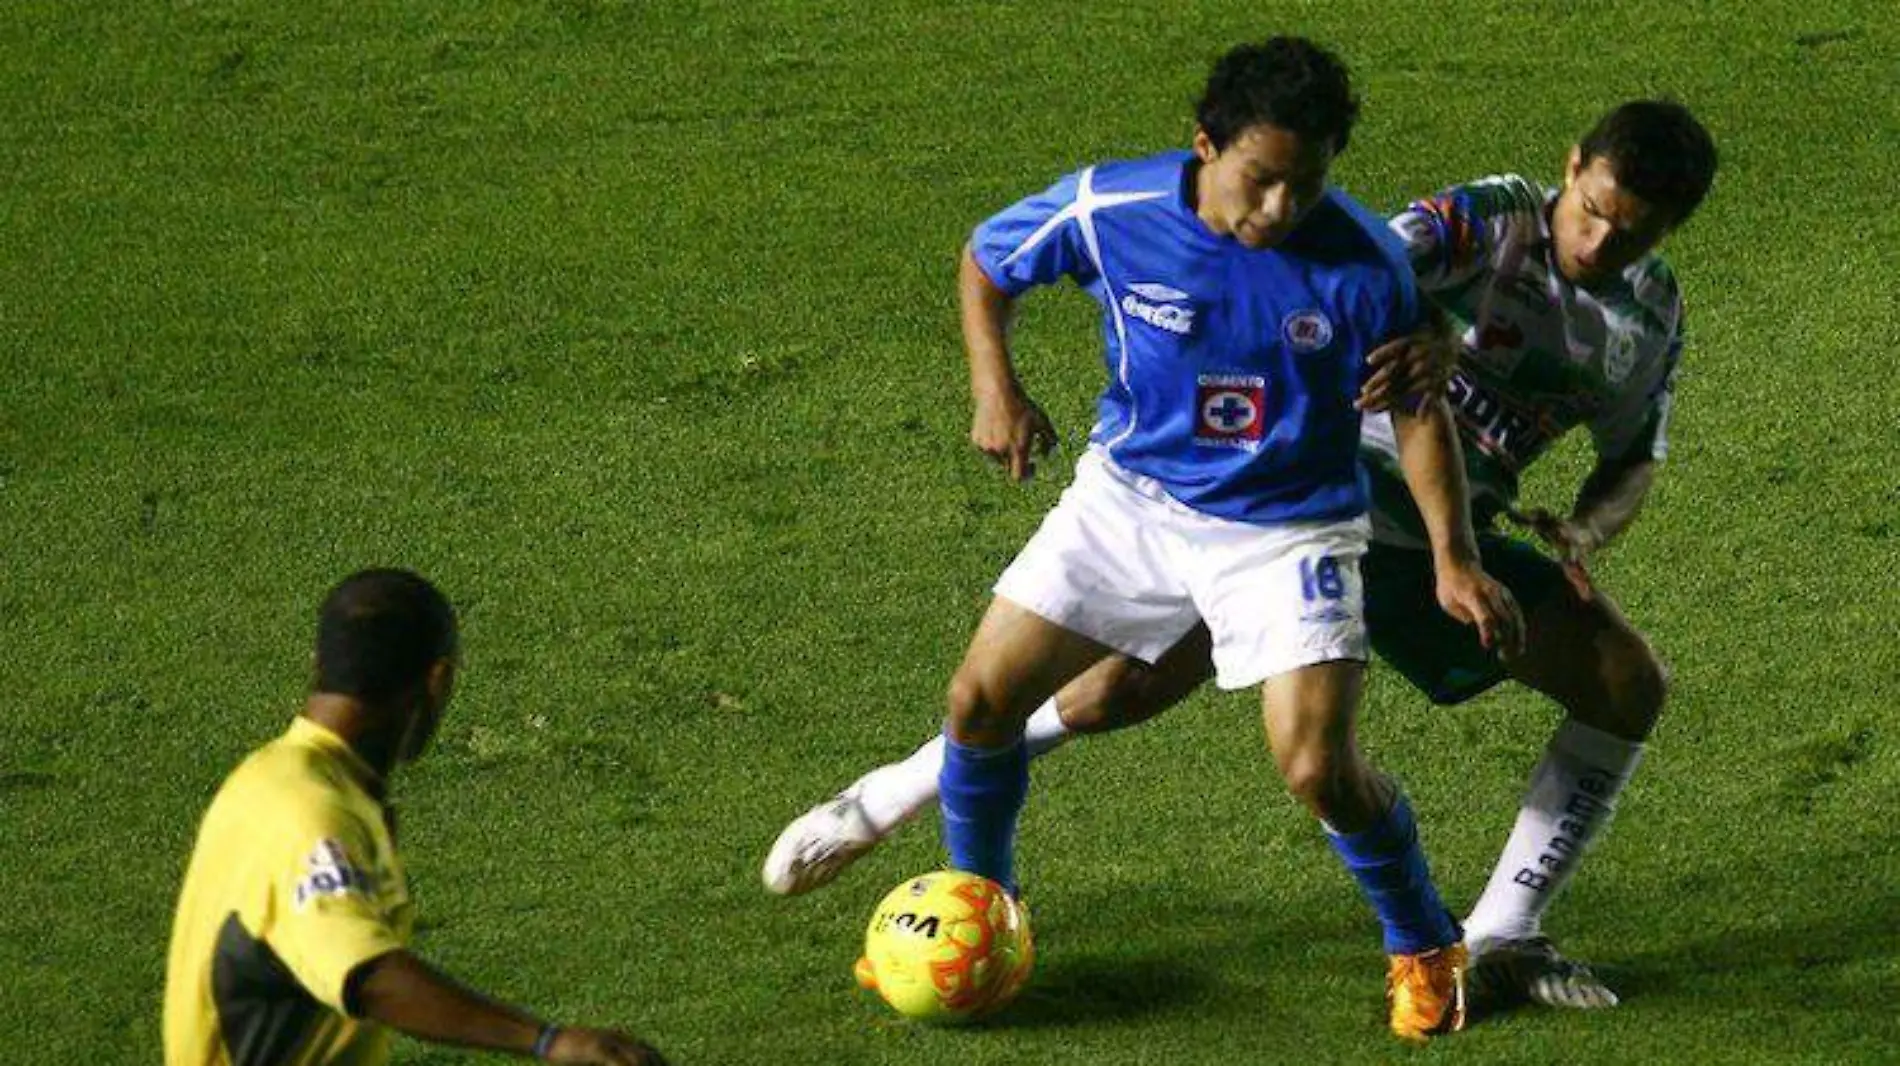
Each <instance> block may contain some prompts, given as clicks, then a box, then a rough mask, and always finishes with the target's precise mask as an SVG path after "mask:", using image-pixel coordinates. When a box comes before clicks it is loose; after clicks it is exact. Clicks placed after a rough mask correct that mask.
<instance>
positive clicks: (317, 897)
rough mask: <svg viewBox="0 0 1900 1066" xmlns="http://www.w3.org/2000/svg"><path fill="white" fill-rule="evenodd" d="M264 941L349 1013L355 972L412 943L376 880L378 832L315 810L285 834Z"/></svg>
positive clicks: (326, 999) (321, 995) (309, 986)
mask: <svg viewBox="0 0 1900 1066" xmlns="http://www.w3.org/2000/svg"><path fill="white" fill-rule="evenodd" d="M286 840H287V843H286V845H285V848H284V851H283V852H282V854H281V855H280V856H279V859H278V862H279V876H278V877H277V879H276V881H275V884H274V887H273V892H274V893H275V894H276V898H275V899H274V900H272V905H273V910H274V912H275V914H276V916H277V920H276V921H275V923H274V924H273V926H272V929H271V932H270V935H269V936H267V937H266V938H265V939H266V940H267V941H268V942H269V944H270V946H271V950H273V951H274V952H276V953H277V957H278V958H280V959H282V960H283V962H284V965H285V966H287V967H289V969H290V972H291V973H292V974H294V975H295V976H296V978H297V983H298V984H301V985H302V986H303V987H304V988H305V989H306V990H308V991H309V993H310V994H311V995H312V996H314V997H316V999H318V1000H319V1001H321V1002H322V1003H323V1004H325V1005H326V1006H328V1007H330V1008H331V1009H333V1010H337V1011H340V1012H345V1013H347V1012H348V1010H349V1004H346V1003H345V1001H344V1000H345V984H346V982H347V981H348V979H349V975H350V971H352V970H354V969H356V968H357V967H358V966H360V965H362V964H363V963H365V962H368V961H369V960H371V959H374V958H376V957H378V956H380V955H385V954H387V953H389V952H391V951H396V950H398V949H401V948H404V947H406V946H407V943H406V941H405V938H404V936H403V935H402V932H401V930H400V928H399V927H398V925H397V923H396V921H395V916H394V915H392V914H389V913H387V911H386V910H385V908H384V905H383V903H382V902H381V901H382V900H383V899H385V898H387V897H385V895H384V894H383V893H381V892H379V891H378V887H379V886H378V885H377V884H376V882H375V876H376V875H375V873H374V872H373V871H374V866H373V865H372V863H373V856H374V848H375V841H376V836H375V834H374V832H373V831H372V830H371V828H370V827H369V826H366V825H363V824H362V822H361V820H360V819H357V818H354V817H352V816H350V815H348V814H346V813H345V812H342V811H333V812H329V813H327V814H322V815H313V816H312V817H310V818H307V819H304V824H303V825H302V826H301V827H300V828H299V829H298V830H296V831H293V832H290V833H288V834H286Z"/></svg>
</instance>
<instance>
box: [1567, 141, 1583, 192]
mask: <svg viewBox="0 0 1900 1066" xmlns="http://www.w3.org/2000/svg"><path fill="white" fill-rule="evenodd" d="M1582 175H1583V146H1582V145H1571V146H1570V158H1569V159H1568V160H1567V161H1566V162H1565V163H1564V184H1565V185H1569V184H1570V183H1572V182H1574V181H1576V180H1577V179H1578V178H1579V177H1581V176H1582Z"/></svg>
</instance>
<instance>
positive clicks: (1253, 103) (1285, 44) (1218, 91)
mask: <svg viewBox="0 0 1900 1066" xmlns="http://www.w3.org/2000/svg"><path fill="white" fill-rule="evenodd" d="M1358 117H1359V101H1358V99H1356V98H1355V97H1354V96H1353V95H1352V79H1351V78H1350V77H1349V76H1348V75H1347V73H1346V65H1345V64H1344V63H1341V62H1340V61H1339V57H1338V56H1335V55H1333V54H1332V53H1331V52H1329V51H1327V50H1326V49H1324V48H1322V47H1320V46H1319V45H1317V44H1314V43H1313V42H1312V41H1309V40H1307V39H1306V38H1304V37H1274V38H1272V39H1270V40H1268V41H1266V42H1265V43H1262V44H1243V45H1241V46H1239V47H1238V48H1235V49H1233V50H1232V51H1230V52H1228V53H1227V54H1226V55H1224V56H1222V57H1220V59H1219V60H1217V61H1216V62H1215V63H1214V69H1213V71H1212V72H1210V73H1209V74H1208V76H1207V88H1206V89H1204V90H1203V91H1202V93H1201V102H1200V103H1199V104H1198V105H1196V106H1195V109H1194V118H1195V121H1196V122H1198V123H1200V127H1201V129H1202V130H1204V131H1205V132H1206V133H1207V137H1208V139H1209V140H1211V141H1213V142H1214V147H1215V148H1216V149H1217V150H1219V149H1225V148H1226V147H1227V145H1228V144H1230V143H1231V142H1232V141H1233V140H1234V138H1236V137H1238V136H1240V135H1241V133H1242V132H1243V131H1244V130H1246V129H1247V128H1248V127H1249V126H1258V125H1261V124H1266V125H1273V126H1278V127H1280V128H1281V129H1284V130H1290V131H1292V132H1293V133H1297V134H1299V135H1300V136H1301V137H1312V138H1326V139H1328V140H1330V141H1331V142H1332V146H1333V151H1334V152H1335V153H1337V152H1343V151H1345V150H1346V142H1347V141H1349V140H1350V139H1351V138H1352V124H1353V122H1354V121H1355V120H1356V119H1358Z"/></svg>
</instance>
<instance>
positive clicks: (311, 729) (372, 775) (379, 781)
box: [284, 715, 383, 803]
mask: <svg viewBox="0 0 1900 1066" xmlns="http://www.w3.org/2000/svg"><path fill="white" fill-rule="evenodd" d="M284 736H285V738H286V739H288V740H289V741H290V742H291V743H292V744H297V745H300V746H302V747H306V748H315V749H316V750H318V751H321V752H323V753H324V754H325V755H328V756H330V757H331V758H333V759H335V760H336V761H337V762H340V763H342V764H343V766H344V767H345V768H346V769H348V770H349V772H350V776H351V777H354V778H355V779H356V781H357V783H358V784H360V785H362V786H363V791H365V792H367V793H369V794H370V796H371V797H373V798H374V799H375V800H376V801H377V802H378V803H380V802H382V799H383V778H382V775H381V774H378V773H377V772H376V771H375V769H374V768H372V767H371V766H370V764H369V762H368V761H367V760H365V759H364V758H363V757H362V756H361V755H359V754H357V751H356V749H355V748H352V747H350V743H349V741H347V740H344V739H343V738H342V737H340V736H338V735H337V734H336V733H334V732H332V731H331V730H330V729H328V728H326V727H324V726H322V725H319V724H317V723H316V722H313V721H311V720H310V719H308V718H305V717H304V716H302V715H298V716H297V717H296V718H294V719H292V720H291V723H290V730H289V731H288V732H286V733H285V734H284Z"/></svg>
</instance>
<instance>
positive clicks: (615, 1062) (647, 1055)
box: [547, 1029, 666, 1066]
mask: <svg viewBox="0 0 1900 1066" xmlns="http://www.w3.org/2000/svg"><path fill="white" fill-rule="evenodd" d="M547 1060H548V1061H549V1062H556V1063H561V1064H563V1066H666V1060H665V1059H664V1058H662V1057H661V1056H660V1053H659V1052H658V1051H656V1050H654V1049H653V1048H652V1047H650V1046H649V1045H647V1044H645V1043H643V1042H641V1041H639V1040H636V1039H634V1038H633V1037H631V1036H628V1035H627V1034H626V1033H616V1032H613V1031H612V1030H608V1029H562V1030H561V1032H560V1034H559V1035H558V1036H556V1037H555V1038H554V1044H553V1046H551V1047H549V1048H548V1059H547Z"/></svg>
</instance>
